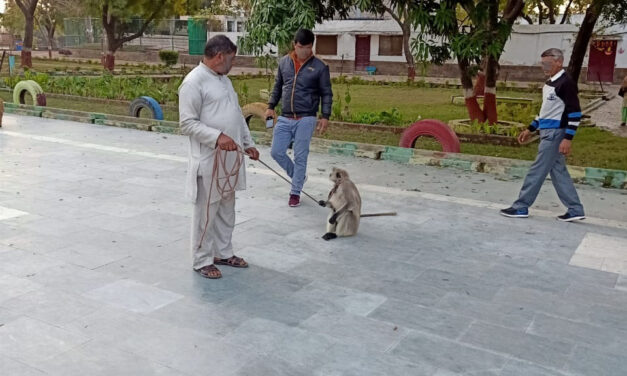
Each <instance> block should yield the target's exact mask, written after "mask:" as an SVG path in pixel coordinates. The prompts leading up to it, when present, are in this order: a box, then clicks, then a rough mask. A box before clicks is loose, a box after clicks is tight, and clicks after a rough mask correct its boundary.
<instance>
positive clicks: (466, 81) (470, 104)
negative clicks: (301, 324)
mask: <svg viewBox="0 0 627 376" xmlns="http://www.w3.org/2000/svg"><path fill="white" fill-rule="evenodd" d="M457 65H458V66H459V75H460V80H461V83H462V90H463V93H464V102H465V103H466V109H467V110H468V116H469V117H470V121H475V120H476V121H478V122H479V123H484V122H485V115H484V113H483V111H482V110H481V107H480V106H479V102H477V95H476V94H475V93H474V89H473V85H472V77H471V76H470V72H469V71H468V68H469V66H470V63H469V62H468V60H466V59H461V58H459V57H458V58H457Z"/></svg>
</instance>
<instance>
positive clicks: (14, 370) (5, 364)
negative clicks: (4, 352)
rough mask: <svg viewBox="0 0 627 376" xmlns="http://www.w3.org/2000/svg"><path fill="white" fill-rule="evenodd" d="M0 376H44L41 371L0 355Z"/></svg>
mask: <svg viewBox="0 0 627 376" xmlns="http://www.w3.org/2000/svg"><path fill="white" fill-rule="evenodd" d="M0 374H2V375H16V376H17V375H19V376H44V375H45V373H44V372H43V371H42V370H39V369H37V368H33V367H31V366H29V365H27V364H24V363H22V362H19V361H17V360H13V359H11V358H7V357H5V356H1V355H0Z"/></svg>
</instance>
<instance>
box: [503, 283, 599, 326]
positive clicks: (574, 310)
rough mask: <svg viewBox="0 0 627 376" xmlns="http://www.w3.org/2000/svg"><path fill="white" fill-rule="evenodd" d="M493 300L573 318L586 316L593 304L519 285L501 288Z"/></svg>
mask: <svg viewBox="0 0 627 376" xmlns="http://www.w3.org/2000/svg"><path fill="white" fill-rule="evenodd" d="M493 302H494V303H496V304H505V305H510V306H515V307H519V308H522V310H525V311H532V312H543V313H547V314H550V315H553V316H557V317H564V318H569V319H574V320H581V319H584V318H585V317H587V315H588V312H589V310H590V309H591V308H592V306H593V303H592V302H583V301H573V300H571V299H567V298H564V297H563V296H561V295H558V294H555V293H552V292H548V291H538V290H534V289H528V288H519V287H507V288H503V289H502V290H500V291H499V292H498V293H497V294H496V295H495V297H494V299H493Z"/></svg>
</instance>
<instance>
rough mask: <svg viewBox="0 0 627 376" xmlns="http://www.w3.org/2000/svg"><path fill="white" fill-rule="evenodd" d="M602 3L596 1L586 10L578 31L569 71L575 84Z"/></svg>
mask: <svg viewBox="0 0 627 376" xmlns="http://www.w3.org/2000/svg"><path fill="white" fill-rule="evenodd" d="M600 3H601V1H595V2H593V3H592V4H591V5H590V6H589V7H588V9H587V10H586V15H585V17H584V18H583V21H582V22H581V26H580V27H579V32H578V33H577V39H575V45H574V46H573V52H572V54H571V55H570V62H569V63H568V69H567V72H568V75H569V76H570V77H571V78H572V79H573V81H575V84H577V82H578V81H579V75H580V74H581V66H582V65H583V59H584V57H585V56H586V52H587V51H588V46H589V45H590V38H592V33H593V31H594V25H595V24H596V22H597V20H598V19H599V14H600V13H601V10H602V8H603V5H602V4H600Z"/></svg>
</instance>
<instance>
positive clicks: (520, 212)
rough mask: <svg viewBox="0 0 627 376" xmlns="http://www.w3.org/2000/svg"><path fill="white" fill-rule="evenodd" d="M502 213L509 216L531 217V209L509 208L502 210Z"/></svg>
mask: <svg viewBox="0 0 627 376" xmlns="http://www.w3.org/2000/svg"><path fill="white" fill-rule="evenodd" d="M501 215H502V216H505V217H509V218H527V217H529V210H527V209H514V208H507V209H503V210H501Z"/></svg>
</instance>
